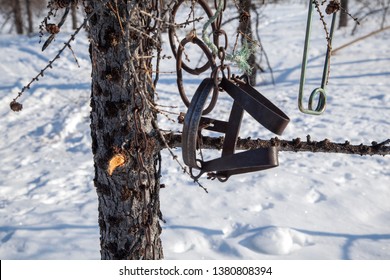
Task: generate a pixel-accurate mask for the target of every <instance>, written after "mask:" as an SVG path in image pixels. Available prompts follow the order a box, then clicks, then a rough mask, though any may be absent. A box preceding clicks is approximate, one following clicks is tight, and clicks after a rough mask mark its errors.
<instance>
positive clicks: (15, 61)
mask: <svg viewBox="0 0 390 280" xmlns="http://www.w3.org/2000/svg"><path fill="white" fill-rule="evenodd" d="M351 12H353V10H352V9H351ZM264 13H265V14H266V17H264V18H263V19H262V22H261V30H260V32H261V36H262V42H263V44H264V47H265V49H266V51H267V53H268V56H269V59H270V62H271V65H272V68H273V71H274V77H275V82H276V84H275V85H273V84H272V80H271V75H270V74H269V73H264V74H262V75H261V77H260V76H259V83H258V85H257V89H258V90H259V91H261V92H262V93H263V94H264V95H265V96H267V97H268V98H269V99H270V100H271V101H272V102H273V103H275V104H276V105H277V106H278V107H280V108H281V109H282V110H283V111H284V112H285V113H286V114H287V115H288V116H289V117H290V119H291V122H290V124H289V125H288V127H287V129H286V131H285V132H284V134H283V136H282V137H281V138H284V139H288V140H289V139H292V138H296V137H300V138H302V139H305V138H306V135H308V134H310V135H311V137H312V139H313V140H323V139H324V138H328V139H330V140H332V141H336V142H344V141H345V140H349V141H350V142H351V143H353V144H360V143H364V144H371V141H378V142H381V141H384V140H386V139H388V138H390V133H389V131H390V94H389V88H390V47H389V43H388V42H389V39H390V31H386V32H382V33H380V34H378V35H376V36H373V37H370V38H369V39H366V40H363V41H360V42H358V43H356V44H353V45H351V46H350V47H348V48H345V49H342V50H340V51H339V52H338V53H337V54H336V55H335V56H334V57H332V63H331V73H330V76H331V77H330V81H329V85H328V90H327V92H328V105H327V109H326V111H325V113H324V114H323V115H321V116H310V115H304V114H302V113H300V112H299V111H298V109H297V96H298V87H299V77H300V64H301V59H302V57H301V56H302V51H303V40H304V34H305V25H306V13H307V11H306V6H305V5H298V4H296V5H276V6H275V5H268V6H267V7H266V10H265V11H264ZM315 19H318V17H315ZM350 25H351V26H352V22H351V21H350ZM317 27H318V28H316V29H315V30H313V39H312V49H311V52H310V64H309V74H308V78H307V85H306V89H305V92H306V94H307V95H308V94H309V93H310V92H311V90H312V89H314V88H315V87H318V86H319V85H320V76H321V72H322V65H323V55H324V51H325V46H326V41H325V35H324V32H323V29H322V28H321V26H317ZM377 28H378V23H377V22H375V21H363V22H362V24H361V27H359V29H358V31H357V34H356V35H355V36H353V37H352V36H351V35H350V30H351V28H348V29H345V30H344V29H342V30H337V31H336V33H335V38H334V43H333V46H334V47H338V46H340V45H342V44H344V43H346V42H349V41H351V40H353V39H355V38H357V37H358V36H362V35H365V34H367V33H369V32H371V31H373V30H375V29H377ZM232 30H233V29H229V30H228V29H227V31H228V32H229V34H231V37H232V39H230V41H231V42H233V41H234V36H235V34H234V32H232ZM69 34H70V33H63V34H60V35H59V36H58V38H57V39H56V42H55V44H53V45H51V46H50V47H49V48H48V49H47V51H45V53H42V52H41V51H40V48H41V45H39V44H38V36H34V37H31V38H29V37H26V36H15V35H8V34H1V35H0V71H1V75H0V259H99V258H100V253H99V249H100V248H99V228H98V223H97V216H98V213H97V196H96V193H95V190H94V187H93V182H92V180H93V175H94V170H93V162H92V153H91V149H90V146H91V139H90V132H89V111H90V107H89V96H90V71H91V70H90V67H91V66H90V62H89V55H88V40H87V38H86V35H85V34H81V35H80V36H78V37H77V40H76V43H75V44H74V47H73V49H74V51H75V53H76V56H77V58H78V61H79V64H80V66H81V67H80V68H78V67H77V64H76V63H75V62H74V58H73V56H72V54H71V52H69V51H66V52H65V54H64V55H62V57H61V59H60V60H58V61H57V62H56V63H55V68H54V69H53V70H51V71H49V72H47V73H46V75H45V77H43V78H41V79H40V81H39V82H37V83H34V85H33V86H32V88H31V90H30V91H28V92H27V93H25V94H24V95H23V97H22V99H21V102H22V103H23V104H24V109H23V111H22V112H19V113H14V112H12V111H10V109H9V102H10V101H11V100H12V99H13V98H14V96H16V94H17V92H18V91H19V90H20V89H21V88H22V87H23V86H24V85H25V84H27V83H28V82H29V81H30V79H31V78H32V77H33V76H35V75H36V74H37V73H38V72H39V71H40V69H42V68H43V67H44V66H45V65H46V62H47V61H48V60H49V59H51V58H52V57H54V55H55V52H56V46H62V42H63V41H64V40H66V38H67V36H68V35H69ZM165 41H166V42H167V40H165ZM165 47H166V48H165V49H166V51H165V54H167V55H170V51H169V49H168V48H167V46H165ZM162 63H163V65H162V69H163V70H166V71H174V66H173V65H174V62H173V60H163V62H162ZM185 81H186V89H187V91H188V92H191V91H192V92H193V91H194V90H195V89H196V87H197V86H198V85H199V83H200V82H201V78H200V77H196V78H194V76H186V79H185ZM158 92H159V100H158V103H159V104H161V105H172V104H181V102H180V98H179V95H178V92H177V88H176V76H175V74H164V75H161V77H160V81H159V85H158ZM229 102H230V101H229V98H228V97H227V96H224V95H222V96H221V98H220V100H219V103H218V108H217V109H216V111H215V114H217V115H226V114H228V113H229V112H228V111H229V110H230V107H228V106H227V105H226V104H228V103H229ZM224 104H225V105H224ZM170 110H171V111H173V112H175V113H179V112H182V111H184V110H185V109H184V106H183V105H178V107H177V108H172V109H170ZM171 118H172V119H176V116H175V115H171ZM160 126H161V128H163V129H172V130H174V131H180V130H181V125H179V124H177V123H172V122H171V121H170V120H169V119H167V118H166V117H164V116H161V117H160ZM240 135H241V136H242V137H249V136H250V137H252V138H263V139H269V138H271V137H274V136H275V135H273V134H272V133H270V132H269V131H267V130H266V129H264V128H263V127H262V126H261V125H259V124H258V123H257V122H256V121H255V120H253V119H252V118H251V117H250V116H249V115H245V116H244V120H243V124H242V128H241V132H240ZM174 152H175V153H176V154H177V155H181V150H180V149H176V150H174ZM204 152H205V153H208V154H211V153H213V152H211V151H204ZM214 153H215V152H214ZM215 154H216V153H215ZM279 161H280V166H279V167H277V168H275V169H271V170H268V171H263V172H256V173H250V174H247V175H240V176H233V177H231V178H230V179H229V181H228V182H226V183H220V182H218V181H209V180H206V179H202V180H201V183H202V184H203V185H204V186H205V187H206V188H207V189H208V191H209V193H208V194H207V193H205V192H204V191H203V190H202V189H201V188H199V187H198V186H197V185H196V184H194V183H193V182H192V180H191V179H190V178H189V177H188V176H186V175H185V174H183V173H182V171H181V170H180V167H179V166H178V165H177V164H176V162H175V161H173V160H172V159H171V156H170V155H169V153H168V152H167V151H164V152H163V177H162V180H161V183H163V184H165V185H166V188H165V189H162V190H161V210H162V213H163V215H164V219H165V220H166V223H165V224H162V227H163V233H162V241H163V246H164V255H165V258H166V259H390V157H381V156H372V157H370V156H364V157H361V156H358V155H356V156H351V155H339V154H320V153H318V154H313V153H292V152H280V153H279Z"/></svg>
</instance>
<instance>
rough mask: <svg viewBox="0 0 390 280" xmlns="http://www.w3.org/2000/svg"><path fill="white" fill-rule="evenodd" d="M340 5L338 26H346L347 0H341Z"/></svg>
mask: <svg viewBox="0 0 390 280" xmlns="http://www.w3.org/2000/svg"><path fill="white" fill-rule="evenodd" d="M340 5H341V7H342V10H341V12H340V18H339V28H341V27H346V26H347V25H348V14H347V12H346V11H348V0H341V1H340Z"/></svg>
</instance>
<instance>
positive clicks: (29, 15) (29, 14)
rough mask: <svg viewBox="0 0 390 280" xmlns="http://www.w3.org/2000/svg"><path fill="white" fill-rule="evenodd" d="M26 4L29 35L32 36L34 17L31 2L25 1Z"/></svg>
mask: <svg viewBox="0 0 390 280" xmlns="http://www.w3.org/2000/svg"><path fill="white" fill-rule="evenodd" d="M25 3H26V12H27V22H28V30H27V32H28V34H31V33H33V32H34V24H33V16H32V11H31V1H30V0H25Z"/></svg>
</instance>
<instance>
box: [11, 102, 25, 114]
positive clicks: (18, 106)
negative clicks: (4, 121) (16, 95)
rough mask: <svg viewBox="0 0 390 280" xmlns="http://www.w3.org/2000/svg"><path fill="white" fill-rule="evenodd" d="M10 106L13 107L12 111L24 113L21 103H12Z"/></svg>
mask: <svg viewBox="0 0 390 280" xmlns="http://www.w3.org/2000/svg"><path fill="white" fill-rule="evenodd" d="M9 106H10V107H11V110H12V111H14V112H19V111H22V109H23V105H22V104H20V103H19V102H16V101H15V100H14V101H12V102H11V103H10V104H9Z"/></svg>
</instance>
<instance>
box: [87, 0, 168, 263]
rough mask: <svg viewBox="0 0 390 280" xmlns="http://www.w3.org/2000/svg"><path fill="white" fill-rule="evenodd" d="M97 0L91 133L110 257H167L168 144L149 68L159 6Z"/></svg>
mask: <svg viewBox="0 0 390 280" xmlns="http://www.w3.org/2000/svg"><path fill="white" fill-rule="evenodd" d="M102 2H104V1H89V5H90V6H87V7H86V11H87V13H90V12H91V11H92V10H94V11H96V14H95V15H94V16H92V17H91V19H90V21H89V26H90V38H91V46H90V54H91V61H92V94H91V107H92V112H91V135H92V151H93V154H94V164H95V179H94V184H95V187H96V191H97V194H98V202H99V209H98V210H99V226H100V234H101V238H100V241H101V258H102V259H161V258H163V252H162V245H161V240H160V233H161V227H160V225H159V219H161V212H160V203H159V190H160V184H159V162H160V154H159V153H160V150H161V147H160V144H159V143H158V141H157V139H158V137H157V132H156V128H155V126H154V123H155V121H156V114H155V112H154V111H153V110H152V106H151V104H152V103H153V99H154V87H153V83H152V79H151V78H150V75H148V71H149V70H150V69H151V55H152V52H153V48H154V46H155V41H154V40H153V39H152V38H151V36H152V34H151V32H150V31H151V29H150V27H149V25H150V24H151V22H150V21H151V20H150V18H148V17H147V16H145V15H144V14H142V13H140V11H145V12H147V13H150V12H151V11H152V10H153V8H154V7H153V4H152V3H154V2H155V1H144V0H135V1H134V0H133V1H125V0H116V1H114V0H112V1H108V4H107V5H105V6H104V7H102V5H103V4H102Z"/></svg>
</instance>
